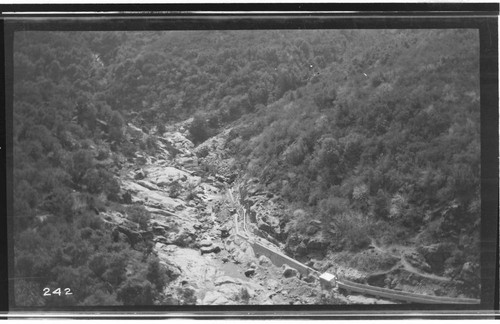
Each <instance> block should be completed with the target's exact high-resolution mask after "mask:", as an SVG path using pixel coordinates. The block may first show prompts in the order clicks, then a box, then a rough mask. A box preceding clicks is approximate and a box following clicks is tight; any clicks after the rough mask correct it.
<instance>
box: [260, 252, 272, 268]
mask: <svg viewBox="0 0 500 324" xmlns="http://www.w3.org/2000/svg"><path fill="white" fill-rule="evenodd" d="M259 264H260V265H262V266H268V265H271V264H272V262H271V260H270V259H269V258H268V257H267V256H265V255H261V256H260V257H259Z"/></svg>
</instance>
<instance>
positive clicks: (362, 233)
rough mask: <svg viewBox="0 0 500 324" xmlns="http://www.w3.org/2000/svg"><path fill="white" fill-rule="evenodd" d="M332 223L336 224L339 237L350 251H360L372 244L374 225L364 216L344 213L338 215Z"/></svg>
mask: <svg viewBox="0 0 500 324" xmlns="http://www.w3.org/2000/svg"><path fill="white" fill-rule="evenodd" d="M332 222H333V223H334V224H335V227H336V233H337V235H339V236H341V238H342V240H343V241H344V242H345V244H346V245H347V246H346V248H348V249H349V250H351V251H356V250H360V249H362V248H364V247H367V246H368V245H369V244H370V243H371V240H370V231H371V227H372V224H371V223H370V221H369V220H368V219H367V218H366V217H365V216H363V215H362V214H360V213H356V212H343V213H340V214H337V215H336V216H335V217H334V219H333V220H332Z"/></svg>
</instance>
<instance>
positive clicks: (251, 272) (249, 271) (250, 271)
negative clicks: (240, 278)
mask: <svg viewBox="0 0 500 324" xmlns="http://www.w3.org/2000/svg"><path fill="white" fill-rule="evenodd" d="M254 275H255V269H252V268H250V269H247V270H245V276H246V277H248V278H251V277H253V276H254Z"/></svg>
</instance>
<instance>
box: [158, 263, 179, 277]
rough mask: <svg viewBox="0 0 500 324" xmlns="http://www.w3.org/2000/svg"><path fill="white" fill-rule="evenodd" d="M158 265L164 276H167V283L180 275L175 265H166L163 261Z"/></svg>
mask: <svg viewBox="0 0 500 324" xmlns="http://www.w3.org/2000/svg"><path fill="white" fill-rule="evenodd" d="M160 263H161V265H162V266H163V269H164V271H165V275H166V276H167V280H168V281H169V282H170V281H174V280H175V279H177V278H179V276H180V275H181V274H182V272H181V269H179V267H177V266H176V265H173V264H170V263H166V262H164V261H161V262H160Z"/></svg>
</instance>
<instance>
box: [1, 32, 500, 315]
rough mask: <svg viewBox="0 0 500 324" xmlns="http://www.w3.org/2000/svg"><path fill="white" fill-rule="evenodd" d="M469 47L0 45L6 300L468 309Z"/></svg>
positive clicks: (475, 58)
mask: <svg viewBox="0 0 500 324" xmlns="http://www.w3.org/2000/svg"><path fill="white" fill-rule="evenodd" d="M479 50H480V34H479V31H478V29H475V28H414V29H411V28H409V29H390V28H377V29H357V28H354V29H353V28H345V29H339V28H336V29H329V28H318V29H310V28H304V29H301V28H295V29H286V28H282V29H276V28H272V29H255V28H254V29H237V30H223V29H221V30H214V29H205V30H140V29H138V30H19V29H18V30H16V31H15V32H14V36H13V51H12V52H13V54H12V55H13V83H12V89H13V95H12V97H13V99H12V101H13V107H12V116H13V123H12V142H13V155H12V156H13V177H12V179H13V181H12V182H13V188H12V190H13V194H12V196H13V214H12V218H11V220H12V228H13V231H12V233H11V234H12V237H13V260H12V261H13V269H14V273H12V274H11V279H10V280H9V283H10V285H12V287H13V289H12V291H13V292H14V294H13V296H10V299H11V300H10V302H11V303H12V305H15V306H16V307H73V306H82V307H83V306H85V307H87V306H131V307H132V306H169V305H176V306H185V305H203V306H205V305H214V306H220V305H254V306H255V307H258V306H259V305H330V306H331V309H335V307H340V306H342V305H398V304H413V303H415V304H438V305H439V304H463V305H475V304H476V305H477V304H479V303H480V298H481V291H482V287H481V273H482V272H481V259H480V256H481V220H482V218H481V131H480V130H481V106H480V102H481V100H482V99H481V97H480V94H481V92H480V73H479V72H480V55H479ZM497 181H498V179H497ZM483 288H484V287H483Z"/></svg>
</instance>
